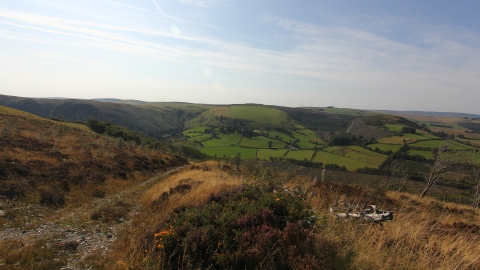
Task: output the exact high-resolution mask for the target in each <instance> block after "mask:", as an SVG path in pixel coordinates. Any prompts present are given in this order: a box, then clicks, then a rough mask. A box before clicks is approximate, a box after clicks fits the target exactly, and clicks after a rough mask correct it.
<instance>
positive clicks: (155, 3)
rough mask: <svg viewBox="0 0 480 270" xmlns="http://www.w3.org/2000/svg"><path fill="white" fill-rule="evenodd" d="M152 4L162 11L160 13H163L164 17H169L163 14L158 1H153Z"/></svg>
mask: <svg viewBox="0 0 480 270" xmlns="http://www.w3.org/2000/svg"><path fill="white" fill-rule="evenodd" d="M152 2H153V4H154V5H155V6H156V7H157V8H158V10H160V13H162V15H164V16H167V14H165V12H163V10H162V8H161V7H160V6H159V5H158V3H157V1H155V0H152Z"/></svg>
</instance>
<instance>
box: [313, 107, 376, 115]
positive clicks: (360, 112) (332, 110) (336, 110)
mask: <svg viewBox="0 0 480 270" xmlns="http://www.w3.org/2000/svg"><path fill="white" fill-rule="evenodd" d="M322 109H323V110H324V111H326V112H329V113H336V114H346V115H352V116H369V115H377V114H378V113H377V112H373V111H364V110H356V109H348V108H322Z"/></svg>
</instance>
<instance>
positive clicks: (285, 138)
mask: <svg viewBox="0 0 480 270" xmlns="http://www.w3.org/2000/svg"><path fill="white" fill-rule="evenodd" d="M268 136H269V137H270V138H271V139H275V138H276V137H277V136H278V138H279V139H280V140H283V141H284V142H289V141H290V140H291V139H292V137H290V136H288V135H287V134H285V133H283V132H279V131H269V132H268Z"/></svg>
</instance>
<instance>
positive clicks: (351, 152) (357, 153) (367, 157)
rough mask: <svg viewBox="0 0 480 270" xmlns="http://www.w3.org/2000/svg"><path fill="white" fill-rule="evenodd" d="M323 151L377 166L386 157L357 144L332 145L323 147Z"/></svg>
mask: <svg viewBox="0 0 480 270" xmlns="http://www.w3.org/2000/svg"><path fill="white" fill-rule="evenodd" d="M323 151H325V152H329V153H333V154H336V155H338V156H342V157H346V158H349V159H352V160H355V161H361V162H363V163H368V164H370V166H374V167H378V166H379V165H380V164H382V162H384V161H385V160H386V159H387V156H386V155H383V154H380V153H376V152H373V151H370V150H367V149H364V148H362V147H359V146H333V147H328V148H325V149H323Z"/></svg>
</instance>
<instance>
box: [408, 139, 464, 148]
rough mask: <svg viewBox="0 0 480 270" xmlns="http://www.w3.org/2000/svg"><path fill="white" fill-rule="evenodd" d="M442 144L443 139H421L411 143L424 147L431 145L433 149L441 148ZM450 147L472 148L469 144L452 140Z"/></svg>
mask: <svg viewBox="0 0 480 270" xmlns="http://www.w3.org/2000/svg"><path fill="white" fill-rule="evenodd" d="M441 144H442V141H440V140H430V141H419V142H416V143H413V144H411V145H412V146H417V147H423V148H425V147H429V148H431V149H433V148H439V147H440V145H441ZM449 147H450V148H452V149H469V148H471V147H470V146H468V145H464V144H461V143H458V142H451V143H450V144H449Z"/></svg>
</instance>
